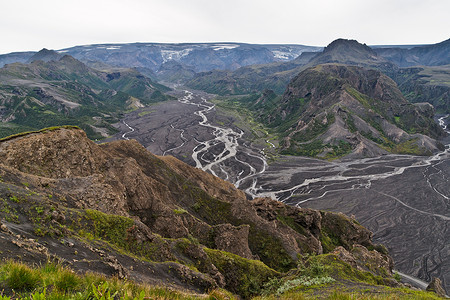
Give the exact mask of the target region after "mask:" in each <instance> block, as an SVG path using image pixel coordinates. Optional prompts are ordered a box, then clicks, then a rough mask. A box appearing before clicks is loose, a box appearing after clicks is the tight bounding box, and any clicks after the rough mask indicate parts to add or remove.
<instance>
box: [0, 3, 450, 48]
mask: <svg viewBox="0 0 450 300" xmlns="http://www.w3.org/2000/svg"><path fill="white" fill-rule="evenodd" d="M0 9H1V10H0V11H1V16H0V39H1V42H0V53H8V52H13V51H26V50H33V51H35V50H39V49H41V48H44V47H45V48H49V49H62V48H65V47H71V46H76V45H85V44H97V43H129V42H224V41H226V42H247V43H292V44H304V45H311V46H326V45H327V44H329V43H330V42H331V41H333V40H334V39H336V38H341V37H342V38H350V39H356V40H358V41H359V42H362V43H366V44H369V45H374V44H378V45H379V44H384V45H387V44H391V45H392V44H430V43H437V42H441V41H443V40H446V39H448V38H450V30H449V29H450V0H273V1H270V0H76V1H73V0H1V4H0Z"/></svg>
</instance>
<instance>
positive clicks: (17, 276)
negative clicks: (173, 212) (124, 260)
mask: <svg viewBox="0 0 450 300" xmlns="http://www.w3.org/2000/svg"><path fill="white" fill-rule="evenodd" d="M0 289H1V290H2V293H1V295H0V299H2V300H9V299H23V300H25V299H30V300H46V299H48V300H51V299H79V300H82V299H96V300H100V299H103V300H113V299H130V300H143V299H179V300H193V299H211V300H212V299H217V300H220V299H234V297H233V296H232V295H230V294H229V293H228V292H226V291H222V290H213V291H211V292H210V294H209V295H196V294H192V293H185V292H181V291H176V290H172V289H169V288H167V287H158V286H150V285H145V284H138V283H136V282H133V281H128V280H127V281H122V280H119V279H117V278H109V279H108V278H106V277H104V276H101V275H97V274H94V273H87V274H85V275H78V274H76V273H74V272H73V271H72V270H71V269H69V268H68V267H64V266H62V265H60V264H55V263H54V262H48V263H47V264H44V265H43V266H40V267H30V266H27V265H25V264H22V263H18V262H14V261H6V262H3V263H2V264H1V265H0Z"/></svg>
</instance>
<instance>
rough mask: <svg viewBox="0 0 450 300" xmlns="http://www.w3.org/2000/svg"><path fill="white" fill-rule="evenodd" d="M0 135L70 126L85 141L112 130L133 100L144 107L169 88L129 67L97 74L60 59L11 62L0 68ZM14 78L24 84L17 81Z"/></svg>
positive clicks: (69, 59)
mask: <svg viewBox="0 0 450 300" xmlns="http://www.w3.org/2000/svg"><path fill="white" fill-rule="evenodd" d="M0 73H1V75H2V78H3V80H2V82H1V83H0V99H4V100H3V101H0V106H2V107H3V111H4V116H3V117H4V119H10V121H9V122H6V123H2V124H0V138H1V137H5V136H9V135H12V134H15V133H18V132H22V131H34V130H36V129H40V128H44V127H50V126H61V125H66V124H70V125H76V126H79V127H80V128H82V129H83V130H84V131H85V132H86V134H87V136H88V137H89V138H91V139H102V138H103V135H102V134H105V133H106V134H112V133H115V132H117V129H115V128H114V127H112V126H111V124H113V123H115V122H117V121H118V120H119V119H120V117H121V115H122V114H123V113H124V112H126V111H127V110H128V109H130V107H133V103H134V102H137V101H139V102H140V103H142V104H144V105H148V104H151V103H155V102H158V101H164V100H167V99H170V98H172V97H170V96H166V95H164V94H163V93H164V92H166V91H168V90H169V89H168V88H167V87H165V86H162V85H160V84H157V83H154V82H152V81H151V80H150V79H148V78H147V77H144V76H143V75H141V74H140V73H139V72H137V71H135V70H131V69H117V70H114V71H111V72H100V71H97V70H94V69H90V68H89V67H87V66H86V65H84V64H83V63H81V62H80V61H77V60H75V59H73V58H71V57H66V58H65V59H61V60H60V61H57V62H56V61H52V62H48V63H44V62H35V63H32V64H11V65H8V66H6V67H5V68H2V69H1V70H0ZM17 78H26V82H22V83H17Z"/></svg>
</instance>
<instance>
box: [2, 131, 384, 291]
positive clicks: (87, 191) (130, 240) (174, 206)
mask: <svg viewBox="0 0 450 300" xmlns="http://www.w3.org/2000/svg"><path fill="white" fill-rule="evenodd" d="M0 161H1V163H0V178H1V179H2V181H3V182H1V183H0V193H1V195H2V197H3V196H4V197H6V198H8V199H12V200H11V204H8V205H9V206H8V210H2V215H3V214H4V212H5V211H8V214H6V215H3V216H4V217H8V218H12V219H13V220H16V221H17V223H18V225H14V226H15V227H14V226H12V227H11V228H12V230H13V231H14V230H15V229H14V228H28V230H29V229H30V228H35V229H34V232H35V233H38V234H40V235H43V236H45V237H47V238H50V237H52V236H60V237H63V238H64V239H67V240H68V242H67V244H66V245H67V247H68V248H69V249H71V250H68V251H66V252H64V251H63V250H61V249H63V248H61V249H59V250H58V248H56V250H55V248H54V247H53V246H52V247H50V246H51V245H53V244H51V243H50V244H49V245H50V246H49V247H48V250H47V251H48V253H54V255H59V256H60V257H62V258H64V259H66V260H67V259H68V260H72V261H73V265H74V266H79V267H80V268H81V266H82V262H83V260H80V258H79V257H78V258H77V259H75V257H73V255H74V254H73V253H74V250H76V252H77V253H83V254H82V255H84V256H85V258H84V259H85V260H88V259H93V258H92V257H97V256H100V257H101V260H100V262H99V264H100V263H101V266H102V267H99V270H101V269H102V268H104V269H105V270H109V271H108V272H109V273H112V274H116V275H117V276H121V277H131V278H133V276H134V277H139V276H144V275H143V274H144V273H139V272H138V271H136V269H134V268H132V269H130V268H129V267H130V261H128V260H127V259H125V258H124V256H123V255H118V254H111V253H110V254H108V253H107V252H106V251H112V250H106V249H103V250H102V249H99V247H100V246H99V245H101V243H100V242H99V243H94V244H92V245H90V244H89V243H88V244H85V243H86V239H84V240H79V239H78V238H77V237H78V236H79V235H81V236H84V237H86V236H87V237H90V238H91V239H92V238H93V237H95V238H98V239H104V240H106V241H108V242H109V243H111V244H113V245H115V246H116V247H119V248H120V247H122V248H124V249H126V251H131V252H132V253H135V255H141V256H142V255H143V256H145V257H147V258H148V259H150V260H151V261H154V262H166V261H172V262H173V261H179V262H184V263H185V264H186V265H194V266H195V267H196V268H197V269H196V270H198V271H200V272H201V274H198V272H197V271H193V270H191V269H189V268H188V267H186V265H184V264H181V265H180V264H179V263H170V265H171V267H170V268H172V270H173V273H171V274H173V275H171V276H174V278H177V279H176V281H175V282H178V283H177V284H176V285H178V286H183V287H185V288H186V287H187V288H193V289H197V290H206V289H209V288H211V287H212V286H225V287H227V288H229V289H231V290H232V291H234V292H236V293H241V292H242V293H243V290H241V287H240V285H239V282H240V279H238V278H240V277H236V276H237V275H236V274H234V273H230V274H228V273H226V274H224V272H228V270H226V269H224V268H225V266H226V268H232V269H233V270H237V271H239V270H241V271H242V269H240V268H242V267H243V266H245V268H247V266H248V264H250V265H252V264H254V262H253V261H251V260H250V261H247V260H245V259H259V260H261V261H262V262H263V263H264V264H261V263H260V262H258V264H257V265H255V266H253V267H252V268H251V270H259V271H258V273H259V274H260V275H261V274H264V276H262V275H261V276H262V277H261V276H259V277H258V278H259V279H258V280H262V279H263V280H266V279H268V278H270V277H271V276H272V277H273V276H274V275H275V274H277V272H278V271H287V270H289V268H291V267H294V266H295V265H296V260H297V257H298V255H304V254H307V253H310V254H321V253H324V252H330V251H333V249H334V248H335V247H337V246H342V247H343V248H344V249H346V250H347V251H351V249H352V248H354V247H355V246H354V244H361V245H362V246H361V247H362V248H364V247H375V245H373V244H372V242H371V236H372V235H371V232H370V231H368V230H367V229H365V228H363V227H362V226H360V225H358V224H357V223H356V222H354V221H352V220H351V219H349V218H347V217H345V216H344V215H340V214H333V213H321V212H318V211H315V210H311V209H301V208H295V207H289V206H286V205H284V204H282V203H279V202H277V201H274V200H271V199H266V198H261V199H256V200H255V201H248V200H247V199H246V197H245V195H244V193H243V192H242V191H240V190H237V189H236V188H234V186H233V185H232V184H230V183H228V182H225V181H223V180H221V179H219V178H217V177H214V176H212V175H210V174H208V173H206V172H203V171H201V170H199V169H195V168H192V167H190V166H188V165H186V164H184V163H182V162H181V161H179V160H177V159H175V158H173V157H157V156H154V155H152V154H151V153H150V152H148V151H147V150H146V149H145V148H143V147H142V146H141V145H140V144H138V143H137V142H136V141H134V140H132V141H116V142H112V143H107V144H102V145H97V144H94V143H93V142H92V141H90V140H88V139H87V138H86V135H85V133H84V132H83V131H81V130H79V129H76V128H54V129H51V130H50V129H49V130H43V131H41V132H37V133H31V134H24V135H20V136H16V137H12V138H9V139H6V140H3V141H0ZM6 184H8V185H9V186H5V185H6ZM19 186H24V187H25V188H26V189H24V188H20V187H19ZM7 187H8V188H7ZM11 188H12V189H11ZM30 191H33V192H32V193H30ZM16 194H17V195H18V196H16ZM46 195H48V197H47V196H46ZM5 203H6V202H5ZM18 203H19V204H18ZM5 205H6V204H5ZM15 207H17V209H16V208H15ZM12 212H20V213H18V215H17V216H16V215H15V214H11V213H12ZM40 215H48V216H49V217H48V218H41V217H39V216H40ZM24 220H28V221H24ZM23 222H24V223H23ZM27 222H28V223H27ZM30 222H31V225H26V226H25V225H21V224H22V223H23V224H29V223H30ZM8 224H9V223H8ZM5 226H6V225H5ZM5 226H4V225H3V224H2V228H1V229H2V232H5V235H4V236H3V235H2V236H1V238H2V239H3V240H4V241H2V243H1V245H4V246H6V245H9V244H8V243H9V242H12V240H11V239H12V238H11V237H9V235H8V233H7V232H8V230H9V229H8V228H7V227H5ZM4 227H5V228H4ZM21 230H24V229H21ZM111 230H112V232H111ZM30 234H32V233H30ZM16 244H17V243H16ZM28 244H30V243H28ZM28 244H27V245H28ZM21 245H22V246H19V247H20V248H21V249H24V251H25V250H26V249H27V247H28V246H24V245H26V244H24V243H23V242H21ZM30 245H31V244H30ZM33 245H34V244H33ZM35 246H36V245H35ZM38 246H39V245H37V246H36V247H35V248H36V249H38V248H39V247H38ZM205 246H206V247H207V248H206V247H205ZM0 248H1V247H0ZM208 248H209V249H208ZM86 249H90V250H89V251H88V250H86ZM213 249H217V250H213ZM364 249H365V248H364ZM55 251H56V253H58V254H55ZM58 251H59V252H58ZM88 253H91V254H88ZM227 253H228V254H227ZM364 253H365V252H364ZM69 254H70V255H72V256H69ZM227 255H237V256H236V257H240V258H235V259H233V260H229V259H225V257H226V256H227ZM224 259H225V261H226V263H225V261H224ZM388 261H389V259H388V258H386V262H388ZM238 262H239V264H238V265H235V264H237V263H238ZM168 266H169V265H167V264H164V265H158V264H157V263H156V265H155V264H152V265H151V266H149V268H150V269H152V270H153V271H154V272H156V274H157V275H154V276H156V278H157V279H158V280H166V279H164V276H167V275H164V276H163V275H162V273H161V274H160V273H158V272H162V270H165V268H167V267H168ZM238 266H239V267H238ZM267 266H269V267H270V268H272V269H269V268H268V267H267ZM236 268H237V269H236ZM255 268H256V269H255ZM237 271H236V272H237ZM241 271H239V272H241ZM105 272H106V271H105ZM196 272H197V273H196ZM158 274H159V275H158ZM233 274H234V275H233ZM237 274H241V273H237ZM239 276H241V275H239ZM246 276H247V275H246ZM143 278H146V277H143ZM189 278H190V279H189ZM152 280H153V281H154V280H155V278H153V279H152ZM174 280H175V279H174ZM177 280H178V281H177ZM179 280H182V281H179ZM183 280H184V281H183ZM186 280H187V281H186ZM183 282H184V283H183Z"/></svg>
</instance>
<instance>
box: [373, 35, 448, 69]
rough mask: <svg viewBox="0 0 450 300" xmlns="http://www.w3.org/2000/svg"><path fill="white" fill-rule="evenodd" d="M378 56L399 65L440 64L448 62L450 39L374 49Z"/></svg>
mask: <svg viewBox="0 0 450 300" xmlns="http://www.w3.org/2000/svg"><path fill="white" fill-rule="evenodd" d="M374 51H375V52H376V53H378V55H379V56H381V57H384V58H385V59H387V60H389V61H391V62H393V63H395V64H396V65H398V66H400V67H412V66H442V65H448V64H450V39H448V40H445V41H443V42H441V43H437V44H433V45H426V46H419V47H413V48H411V49H401V48H377V49H374Z"/></svg>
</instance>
